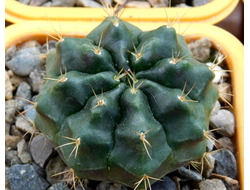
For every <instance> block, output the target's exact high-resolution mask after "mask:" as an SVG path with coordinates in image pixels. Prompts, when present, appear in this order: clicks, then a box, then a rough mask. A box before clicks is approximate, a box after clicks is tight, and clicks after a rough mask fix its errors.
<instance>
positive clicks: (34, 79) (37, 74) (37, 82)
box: [29, 69, 44, 93]
mask: <svg viewBox="0 0 250 190" xmlns="http://www.w3.org/2000/svg"><path fill="white" fill-rule="evenodd" d="M42 73H43V72H42V71H41V70H37V69H35V70H34V71H32V72H31V73H30V74H29V78H30V79H31V82H30V83H31V87H32V91H33V92H37V93H39V92H40V91H41V90H42V88H43V85H44V80H43V76H42Z"/></svg>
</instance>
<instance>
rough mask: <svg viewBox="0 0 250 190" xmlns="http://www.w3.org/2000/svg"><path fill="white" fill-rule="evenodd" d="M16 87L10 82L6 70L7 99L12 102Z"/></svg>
mask: <svg viewBox="0 0 250 190" xmlns="http://www.w3.org/2000/svg"><path fill="white" fill-rule="evenodd" d="M13 90H14V87H13V86H12V83H11V81H10V77H9V74H8V72H7V71H6V70H5V99H6V100H10V99H12V98H13Z"/></svg>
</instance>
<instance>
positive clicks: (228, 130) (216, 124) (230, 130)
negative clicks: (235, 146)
mask: <svg viewBox="0 0 250 190" xmlns="http://www.w3.org/2000/svg"><path fill="white" fill-rule="evenodd" d="M210 125H211V127H213V128H214V129H219V130H216V133H219V134H221V135H223V136H226V137H231V136H233V135H234V133H235V119H234V115H233V114H232V113H231V112H230V111H228V110H226V109H221V110H219V111H218V113H217V114H216V115H211V117H210Z"/></svg>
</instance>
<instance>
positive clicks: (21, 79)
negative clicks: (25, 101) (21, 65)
mask: <svg viewBox="0 0 250 190" xmlns="http://www.w3.org/2000/svg"><path fill="white" fill-rule="evenodd" d="M10 81H11V83H12V86H14V88H15V89H17V88H18V86H19V85H20V83H21V82H26V83H28V80H27V78H26V77H20V76H18V75H16V74H15V73H13V75H12V76H11V77H10Z"/></svg>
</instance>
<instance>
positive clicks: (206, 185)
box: [199, 179, 227, 190]
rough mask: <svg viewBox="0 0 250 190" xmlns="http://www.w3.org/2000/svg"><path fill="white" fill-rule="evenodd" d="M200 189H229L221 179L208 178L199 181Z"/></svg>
mask: <svg viewBox="0 0 250 190" xmlns="http://www.w3.org/2000/svg"><path fill="white" fill-rule="evenodd" d="M199 189H200V190H227V189H226V187H225V185H224V183H223V181H222V180H220V179H206V180H204V181H201V182H200V183H199Z"/></svg>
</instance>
